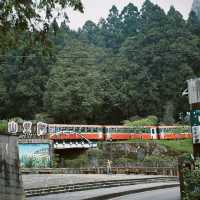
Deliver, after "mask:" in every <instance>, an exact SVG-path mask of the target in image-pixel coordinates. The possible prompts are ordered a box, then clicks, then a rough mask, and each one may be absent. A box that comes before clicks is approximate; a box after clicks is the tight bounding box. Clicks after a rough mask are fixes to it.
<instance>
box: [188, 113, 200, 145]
mask: <svg viewBox="0 0 200 200" xmlns="http://www.w3.org/2000/svg"><path fill="white" fill-rule="evenodd" d="M190 121H191V125H192V138H193V144H199V143H200V109H196V110H192V111H191V113H190Z"/></svg>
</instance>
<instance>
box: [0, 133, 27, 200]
mask: <svg viewBox="0 0 200 200" xmlns="http://www.w3.org/2000/svg"><path fill="white" fill-rule="evenodd" d="M17 140H18V136H16V135H10V134H2V133H0V200H22V199H24V190H23V184H22V177H21V173H20V168H19V155H18V147H17Z"/></svg>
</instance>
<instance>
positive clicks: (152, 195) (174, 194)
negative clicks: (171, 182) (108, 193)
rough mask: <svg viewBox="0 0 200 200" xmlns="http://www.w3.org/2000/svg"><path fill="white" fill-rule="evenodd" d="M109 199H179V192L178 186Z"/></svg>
mask: <svg viewBox="0 0 200 200" xmlns="http://www.w3.org/2000/svg"><path fill="white" fill-rule="evenodd" d="M110 200H180V193H179V188H171V189H164V190H156V191H151V192H143V193H138V194H132V195H127V196H121V197H117V198H113V199H110Z"/></svg>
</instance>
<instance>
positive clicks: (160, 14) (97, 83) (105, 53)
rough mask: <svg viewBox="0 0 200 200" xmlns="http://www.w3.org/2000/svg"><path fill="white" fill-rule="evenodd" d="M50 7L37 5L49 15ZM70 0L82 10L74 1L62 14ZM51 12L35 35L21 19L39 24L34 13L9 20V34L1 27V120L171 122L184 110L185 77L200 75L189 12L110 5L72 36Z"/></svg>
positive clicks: (199, 43)
mask: <svg viewBox="0 0 200 200" xmlns="http://www.w3.org/2000/svg"><path fill="white" fill-rule="evenodd" d="M31 2H32V1H31ZM31 2H28V3H27V5H31ZM40 2H42V1H40ZM48 2H49V1H44V2H43V3H44V4H41V6H42V7H41V8H44V9H46V11H47V10H48V9H49V8H48V6H47V5H48ZM70 2H71V3H72V4H70V5H71V6H72V7H73V8H75V9H76V8H77V9H79V10H80V11H82V4H80V1H69V0H68V1H64V2H63V3H64V4H63V7H62V6H61V7H60V8H61V10H62V8H64V7H65V6H66V5H69V4H68V3H70ZM53 3H54V1H53ZM58 3H61V2H60V1H59V2H58ZM17 4H18V2H17ZM17 4H16V5H15V6H17ZM52 5H53V4H52ZM11 7H12V6H11ZM30 9H33V7H31V8H30ZM53 10H54V7H53V6H52V7H50V12H49V11H48V12H47V13H46V15H45V16H46V20H44V21H43V20H42V19H41V20H42V23H43V25H44V26H41V30H40V31H39V30H36V29H35V28H33V27H32V29H31V30H32V31H29V30H28V29H27V27H28V26H27V23H26V22H27V21H26V20H31V19H35V22H36V21H37V20H38V19H40V17H41V16H36V15H35V14H36V13H26V15H27V16H26V15H25V16H22V18H21V19H22V21H21V22H22V24H20V23H21V22H19V23H16V24H15V22H16V21H13V24H12V26H13V27H14V28H15V29H14V30H11V29H10V26H11V24H9V23H8V27H7V29H5V31H3V29H1V27H0V41H1V42H0V72H1V77H0V103H1V106H0V114H1V115H0V118H1V119H3V118H9V117H13V116H19V117H23V118H33V116H36V118H37V119H40V118H41V117H43V118H46V119H48V120H50V121H51V122H52V121H53V120H55V121H56V122H58V123H61V122H63V123H97V124H119V123H121V122H122V121H124V120H126V119H130V118H132V117H134V116H139V117H146V116H149V115H155V116H157V117H158V118H159V121H160V122H164V123H167V124H172V123H173V122H174V121H177V120H179V113H180V112H185V111H188V110H189V108H188V102H187V98H185V97H182V96H181V93H182V91H183V90H184V89H185V87H186V84H185V81H186V80H187V79H189V78H192V77H197V76H200V68H199V63H200V37H199V36H200V28H199V27H200V20H199V19H198V18H197V16H196V14H195V13H194V12H191V13H190V16H189V18H188V20H187V21H186V20H184V19H183V17H182V15H181V14H180V13H179V12H178V11H177V10H176V9H175V8H174V7H171V8H170V10H169V11H168V13H165V12H164V11H163V10H162V9H161V8H160V7H159V6H158V5H155V4H153V3H152V2H151V1H149V0H146V1H145V2H144V5H143V6H142V9H141V10H140V11H139V10H138V9H137V8H136V7H135V6H134V5H133V4H131V3H129V4H128V5H127V6H125V7H124V9H122V12H121V13H120V12H119V10H118V9H117V7H116V6H113V7H112V8H111V10H110V12H109V15H108V17H107V18H105V19H101V20H100V21H99V22H98V23H97V24H95V23H94V22H92V21H87V22H86V23H85V25H84V26H83V27H82V28H80V29H79V30H78V31H72V30H70V28H69V27H68V26H67V25H66V23H61V25H60V26H59V25H58V23H57V18H56V16H51V14H50V13H52V12H53ZM61 10H60V11H61ZM20 12H21V13H23V12H25V10H20ZM20 12H19V13H20ZM10 14H11V10H10V11H9V13H8V15H10ZM8 15H7V16H8ZM24 17H25V18H24ZM50 18H51V20H50ZM63 19H64V18H63ZM23 20H24V21H23ZM23 22H24V24H23ZM31 22H33V21H31ZM46 22H47V24H45V23H46ZM28 23H29V21H28ZM5 24H6V23H5ZM5 24H4V25H5ZM20 27H22V28H20ZM40 41H43V43H41V42H40ZM8 44H11V45H8ZM13 44H14V45H13ZM8 47H9V48H8Z"/></svg>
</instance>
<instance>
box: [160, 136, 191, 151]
mask: <svg viewBox="0 0 200 200" xmlns="http://www.w3.org/2000/svg"><path fill="white" fill-rule="evenodd" d="M156 142H157V143H158V144H160V145H164V146H166V147H167V148H169V149H171V150H173V151H179V152H183V153H192V139H185V140H157V141H156Z"/></svg>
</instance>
